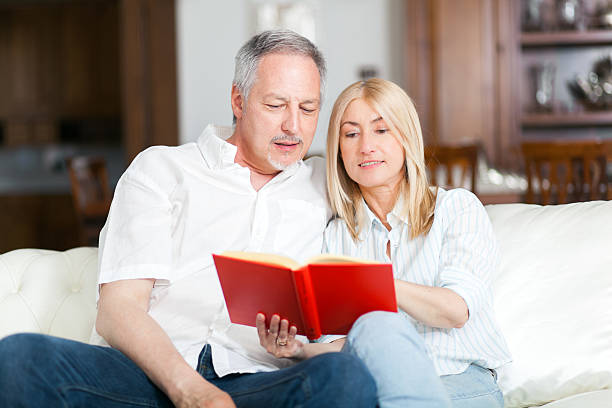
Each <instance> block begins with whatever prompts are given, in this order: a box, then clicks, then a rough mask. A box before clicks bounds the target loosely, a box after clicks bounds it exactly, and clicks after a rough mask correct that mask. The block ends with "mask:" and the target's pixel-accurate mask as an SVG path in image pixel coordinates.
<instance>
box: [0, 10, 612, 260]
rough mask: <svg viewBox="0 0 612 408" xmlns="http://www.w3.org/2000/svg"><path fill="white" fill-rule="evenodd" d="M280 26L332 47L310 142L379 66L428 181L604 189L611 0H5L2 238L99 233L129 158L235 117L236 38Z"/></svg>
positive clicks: (517, 190) (541, 194)
mask: <svg viewBox="0 0 612 408" xmlns="http://www.w3.org/2000/svg"><path fill="white" fill-rule="evenodd" d="M280 27H284V28H290V29H293V30H295V31H297V32H299V33H301V34H303V35H305V36H307V37H308V38H310V39H311V40H312V41H313V42H315V43H316V44H317V45H318V46H319V47H320V48H321V50H322V51H323V53H324V55H325V57H326V58H327V63H328V79H327V86H326V90H325V101H324V105H323V108H322V111H321V114H320V117H319V125H318V129H317V134H316V137H315V140H314V142H313V145H312V147H311V150H310V151H309V154H310V155H323V154H324V149H325V138H326V131H327V122H328V120H329V115H330V112H331V105H332V104H333V101H334V100H335V98H336V96H337V95H338V94H339V93H340V91H341V90H342V89H344V88H345V87H346V86H347V85H348V84H350V83H352V82H354V81H356V80H359V79H365V78H368V77H373V76H377V77H382V78H386V79H389V80H392V81H394V82H396V83H398V84H399V85H401V86H402V87H403V88H404V89H405V90H406V91H407V92H408V94H409V95H410V96H411V97H412V98H413V100H414V101H415V103H416V105H417V108H418V111H419V114H420V117H421V123H422V127H423V132H424V137H425V142H426V160H427V163H428V167H429V169H430V173H431V174H430V176H431V178H432V180H435V183H436V184H438V185H441V186H449V187H450V186H455V187H457V186H460V187H465V188H468V189H470V190H472V191H474V192H475V193H476V194H477V195H478V197H479V198H480V199H481V200H482V201H483V203H484V204H495V203H507V202H531V203H540V204H555V203H564V202H572V201H586V200H592V199H611V198H612V189H611V188H610V185H609V182H608V180H609V179H610V177H609V176H610V165H609V162H610V159H611V158H612V148H611V147H610V143H611V141H612V1H609V0H456V1H451V0H225V1H207V0H4V1H2V2H0V253H2V252H6V251H9V250H12V249H16V248H26V247H34V248H45V249H57V250H65V249H68V248H72V247H75V246H80V245H92V246H96V245H97V234H98V232H99V229H100V227H101V225H103V223H104V220H105V218H106V214H107V212H108V207H109V205H110V200H111V198H112V191H113V189H114V186H115V185H116V183H117V180H118V178H119V177H120V175H121V174H122V172H123V171H124V170H125V168H126V167H127V165H128V164H129V163H130V161H131V160H132V159H133V158H134V157H135V156H136V155H137V154H138V152H140V151H142V150H143V149H145V148H147V147H148V146H152V145H158V144H164V145H177V144H182V143H187V142H192V141H195V140H196V139H197V137H198V136H199V135H200V133H201V132H202V130H203V129H204V127H205V126H206V125H207V124H209V123H215V124H219V125H230V124H231V121H232V112H231V108H230V101H229V96H230V90H231V81H232V77H233V67H234V55H235V53H236V51H237V50H238V48H239V47H240V46H241V45H242V44H243V43H244V42H245V41H246V40H247V39H248V38H249V37H250V36H251V35H253V34H254V33H256V32H258V31H261V30H265V29H270V28H280Z"/></svg>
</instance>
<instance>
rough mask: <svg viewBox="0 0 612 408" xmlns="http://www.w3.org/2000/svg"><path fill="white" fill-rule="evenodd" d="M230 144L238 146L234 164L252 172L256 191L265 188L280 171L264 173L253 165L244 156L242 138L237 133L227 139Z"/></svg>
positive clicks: (252, 183) (252, 180)
mask: <svg viewBox="0 0 612 408" xmlns="http://www.w3.org/2000/svg"><path fill="white" fill-rule="evenodd" d="M227 142H228V143H231V144H233V145H234V146H236V157H235V158H234V163H237V164H239V165H241V166H242V167H247V168H248V169H249V170H250V172H251V185H252V186H253V189H254V190H255V191H259V190H260V189H261V188H262V187H263V186H265V185H266V184H267V183H268V182H269V181H270V180H272V179H273V178H274V177H275V176H276V175H277V174H278V173H280V171H274V172H263V171H261V170H260V169H259V168H258V167H257V166H255V165H253V163H251V162H250V161H249V160H248V158H247V157H245V155H244V154H243V149H244V146H242V144H241V143H240V137H239V135H237V134H236V133H234V134H233V135H232V136H231V137H230V138H229V139H227Z"/></svg>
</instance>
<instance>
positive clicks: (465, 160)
mask: <svg viewBox="0 0 612 408" xmlns="http://www.w3.org/2000/svg"><path fill="white" fill-rule="evenodd" d="M478 150H479V146H478V144H469V145H460V146H450V145H446V146H445V145H431V146H426V147H425V164H426V165H427V169H428V170H429V179H430V182H431V184H433V185H437V186H440V187H444V188H453V187H466V188H468V189H469V190H470V191H472V192H473V193H474V194H476V177H477V165H478ZM439 178H440V179H441V180H438V179H439Z"/></svg>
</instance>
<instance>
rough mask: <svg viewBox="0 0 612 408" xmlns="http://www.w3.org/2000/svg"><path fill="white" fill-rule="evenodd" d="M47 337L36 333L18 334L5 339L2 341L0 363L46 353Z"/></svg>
mask: <svg viewBox="0 0 612 408" xmlns="http://www.w3.org/2000/svg"><path fill="white" fill-rule="evenodd" d="M45 337H46V336H44V335H41V334H36V333H18V334H12V335H10V336H6V337H4V338H3V339H1V340H0V356H1V358H0V363H2V362H6V361H10V360H20V359H22V358H23V357H25V356H30V357H31V356H32V355H33V354H34V353H38V352H44V351H45V349H46V348H47V347H48V344H47V343H48V342H47V341H46V339H45Z"/></svg>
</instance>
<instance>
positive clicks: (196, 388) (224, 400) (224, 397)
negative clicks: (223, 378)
mask: <svg viewBox="0 0 612 408" xmlns="http://www.w3.org/2000/svg"><path fill="white" fill-rule="evenodd" d="M198 376H199V374H198ZM200 379H201V378H200ZM181 388H182V389H181V395H180V397H179V398H177V399H176V400H175V399H173V401H172V402H173V403H174V405H175V406H176V407H178V408H236V405H235V404H234V401H233V400H232V397H230V395H229V394H228V393H226V392H225V391H222V390H221V389H219V388H217V387H215V386H214V385H212V384H211V383H209V382H202V381H199V380H198V379H196V380H195V381H191V380H187V381H185V382H183V384H181Z"/></svg>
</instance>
